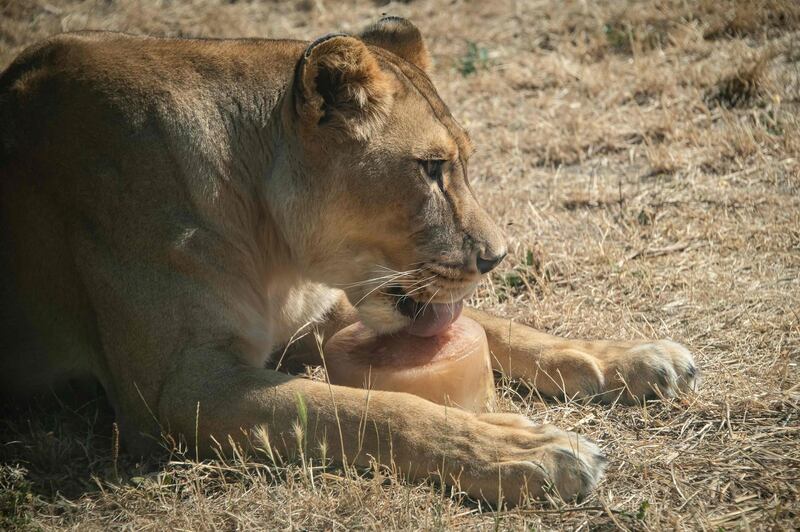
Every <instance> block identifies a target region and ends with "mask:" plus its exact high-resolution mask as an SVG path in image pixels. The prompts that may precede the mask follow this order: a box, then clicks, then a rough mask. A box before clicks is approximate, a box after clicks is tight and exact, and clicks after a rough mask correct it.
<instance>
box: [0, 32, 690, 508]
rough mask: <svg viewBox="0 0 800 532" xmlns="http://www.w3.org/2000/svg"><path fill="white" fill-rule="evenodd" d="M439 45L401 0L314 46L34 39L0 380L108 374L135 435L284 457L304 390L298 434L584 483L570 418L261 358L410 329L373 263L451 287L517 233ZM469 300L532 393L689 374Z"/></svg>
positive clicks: (417, 294) (419, 282) (340, 453)
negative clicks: (397, 10) (450, 106)
mask: <svg viewBox="0 0 800 532" xmlns="http://www.w3.org/2000/svg"><path fill="white" fill-rule="evenodd" d="M398 28H399V29H398ZM398 54H399V55H398ZM401 56H402V57H401ZM412 63H413V64H412ZM427 66H428V59H427V52H426V51H425V46H424V43H422V41H421V39H420V38H419V32H418V31H417V30H416V28H414V27H413V26H411V25H410V23H408V22H407V21H403V22H398V21H397V20H391V21H384V22H380V23H378V24H376V25H374V26H373V27H371V28H370V29H369V31H368V32H367V33H366V34H365V36H364V38H363V39H359V38H357V37H351V36H331V37H328V38H325V39H321V40H318V41H316V42H314V43H312V44H311V45H309V44H308V43H305V42H298V41H266V40H246V41H244V40H243V41H236V40H230V41H213V40H170V39H155V38H145V37H131V36H125V35H121V34H111V33H80V34H66V35H62V36H57V37H54V38H52V39H50V40H48V41H47V42H44V43H42V44H40V45H37V46H35V47H33V48H31V49H29V50H28V51H26V52H25V53H23V54H22V55H21V56H20V57H19V58H18V59H17V60H16V61H15V62H14V63H13V64H12V65H11V66H10V67H9V68H8V69H7V70H6V71H5V72H4V73H3V74H2V76H0V120H2V121H1V122H0V141H1V142H2V145H0V150H2V151H0V186H2V195H1V196H0V207H1V209H2V210H0V215H1V216H2V219H0V222H1V223H0V274H2V279H3V286H2V289H1V290H2V291H0V297H1V298H2V299H0V305H2V306H0V309H2V314H0V335H2V341H3V345H4V348H5V349H4V350H3V352H2V354H0V378H2V379H3V380H2V390H3V391H4V393H6V394H11V395H19V394H29V393H36V392H42V391H46V390H49V389H50V388H52V387H54V386H56V385H58V384H59V383H62V382H64V381H66V380H68V379H70V378H73V377H78V378H82V377H85V376H91V377H93V378H96V379H97V380H99V381H100V383H101V384H102V385H103V387H104V389H105V390H106V392H107V394H108V396H109V399H110V401H111V403H112V404H113V406H114V408H115V410H116V413H117V417H118V421H119V423H120V427H121V431H122V435H123V439H124V442H125V444H126V445H127V447H128V448H129V449H131V450H132V451H133V452H140V451H142V450H144V449H146V448H147V444H148V442H152V441H154V439H153V438H154V437H157V436H158V435H159V434H165V433H169V434H171V435H172V436H175V437H180V438H183V439H185V440H186V441H187V442H189V444H190V445H192V446H194V444H195V443H197V445H198V447H199V448H200V449H201V452H203V453H205V454H211V453H212V450H211V449H212V447H214V442H220V443H221V444H222V447H223V450H226V449H229V444H228V442H229V441H235V442H238V443H243V444H250V443H254V442H255V444H256V445H259V446H266V445H268V446H269V447H270V448H271V449H272V450H273V452H276V453H280V454H283V455H288V454H291V453H293V452H295V451H296V450H297V449H298V433H297V427H298V424H300V418H301V417H302V416H300V414H299V412H300V411H305V412H307V416H306V417H305V419H306V421H305V423H303V426H302V429H303V434H302V437H301V440H302V442H303V445H304V446H305V447H306V451H307V452H309V453H313V454H321V453H323V451H322V450H321V449H322V448H324V453H325V455H326V456H329V457H333V458H335V459H337V460H344V461H347V462H353V463H358V464H367V463H369V462H370V461H371V460H375V461H378V462H379V463H384V464H392V465H394V466H396V467H397V468H398V469H399V470H400V471H402V472H404V473H405V474H407V475H408V476H410V477H412V478H426V477H438V478H440V479H442V480H443V481H444V482H447V483H456V484H458V485H460V486H461V487H462V488H463V489H465V490H466V491H467V492H469V493H470V494H472V495H474V496H476V497H482V498H486V499H488V500H490V501H495V502H496V501H498V500H499V499H500V498H501V497H504V498H505V499H506V500H508V501H511V502H514V503H515V502H518V501H519V500H520V499H521V498H523V497H525V496H527V495H531V496H541V495H542V494H543V491H544V489H545V485H546V484H547V483H550V484H551V485H552V486H553V487H554V488H555V489H556V490H557V491H558V492H559V493H560V494H561V495H562V496H564V497H572V496H576V495H582V494H585V493H587V492H588V491H589V490H590V489H591V488H592V487H593V486H594V484H595V483H596V482H597V480H598V478H599V476H600V474H601V472H602V466H603V459H602V457H601V455H600V452H599V451H598V449H597V448H596V447H595V446H594V445H592V444H590V443H588V442H586V441H585V440H582V439H581V438H580V437H579V436H577V435H575V434H572V433H567V432H563V431H560V430H558V429H556V428H554V427H549V426H534V425H532V424H531V423H530V422H529V421H527V420H526V419H525V418H523V417H521V416H517V415H511V414H491V415H483V416H475V415H471V414H467V413H465V412H461V411H455V410H447V409H445V408H444V407H441V406H437V405H434V404H432V403H429V402H427V401H425V400H423V399H420V398H417V397H414V396H410V395H407V394H401V393H387V392H372V393H370V394H367V392H365V391H363V390H357V389H349V388H340V387H335V386H334V387H329V386H327V385H325V384H322V383H319V382H313V381H310V380H306V379H302V378H297V377H293V376H290V375H287V374H284V373H280V372H278V371H274V370H269V369H265V367H266V366H267V365H268V364H271V365H273V366H274V365H276V364H277V363H278V360H279V359H281V361H282V357H283V355H287V361H288V360H289V359H293V360H303V361H313V360H314V359H315V358H316V357H317V356H318V354H319V351H318V349H317V346H316V345H315V342H314V341H312V336H309V335H306V336H305V337H303V334H304V333H306V332H307V331H309V330H310V328H311V326H312V325H315V326H316V327H318V328H320V329H321V330H324V331H325V334H330V332H332V331H334V330H336V329H337V328H338V327H341V326H342V325H344V324H346V323H348V322H351V321H352V320H353V319H355V318H356V316H358V317H360V319H362V320H363V321H365V322H366V323H367V324H369V325H371V326H372V327H374V328H375V329H377V330H380V331H386V332H389V331H396V330H399V329H401V328H402V327H404V326H406V325H408V323H409V322H410V320H409V318H407V317H405V316H404V315H402V314H401V313H400V312H398V310H397V308H396V306H395V301H394V300H393V296H391V295H387V294H386V293H384V290H382V286H384V284H388V283H394V284H397V285H399V286H400V287H401V288H403V290H406V291H408V293H411V291H413V293H414V298H416V299H417V300H419V301H434V302H442V303H447V302H452V301H454V300H458V299H461V298H463V297H465V296H467V295H468V294H469V293H470V292H471V291H472V289H473V288H474V287H475V285H476V283H477V282H478V281H479V279H480V274H479V272H478V271H477V270H476V269H475V266H474V264H475V257H476V256H485V255H491V256H500V255H502V254H503V253H504V249H505V244H504V240H503V237H502V235H501V233H500V231H499V229H498V228H497V227H496V225H495V224H494V223H493V221H492V220H491V218H490V217H489V216H488V215H487V213H486V212H485V211H484V210H483V209H482V208H481V207H480V206H479V205H478V202H477V200H476V198H475V196H474V194H473V191H472V189H471V188H470V186H469V183H468V181H467V174H466V166H467V159H468V157H469V155H470V153H471V142H470V140H469V138H468V137H467V135H466V133H465V132H464V131H463V130H462V129H461V128H460V126H459V125H458V123H457V122H456V121H455V120H454V119H453V118H452V116H451V115H450V113H449V111H448V110H447V107H446V106H445V105H444V104H443V103H442V102H441V100H440V99H439V97H438V95H437V94H436V91H435V89H434V88H433V86H432V84H431V83H430V80H429V79H428V78H427V76H426V75H425V73H424V72H423V70H421V69H420V68H418V67H422V68H425V67H427ZM431 159H441V160H444V161H445V163H444V166H443V168H444V171H443V173H442V177H441V184H439V183H436V182H434V181H433V180H432V179H431V178H430V176H427V175H425V173H424V172H423V170H422V168H423V167H422V166H421V164H420V162H419V160H431ZM470 265H472V266H470ZM385 280H387V281H386V283H384V281H385ZM354 306H355V308H354ZM469 312H470V314H471V315H472V316H473V317H475V318H477V319H478V320H480V321H481V323H482V324H483V325H484V327H485V328H486V330H487V333H488V336H489V339H490V344H491V346H490V347H491V349H492V352H493V355H494V357H495V362H496V369H498V370H502V371H505V372H506V373H507V374H509V375H510V376H512V377H515V378H522V379H527V380H529V381H531V382H532V383H533V384H534V385H535V386H536V387H537V389H538V390H539V392H540V393H541V394H542V395H546V396H558V397H563V396H564V395H567V396H570V397H572V396H579V397H597V398H600V399H603V400H613V399H616V398H619V399H620V400H622V401H623V402H632V401H635V400H638V399H639V398H641V397H642V396H644V395H648V394H649V393H651V392H652V391H653V389H654V388H655V389H656V390H658V392H659V393H662V394H664V395H673V394H675V393H677V392H679V391H680V390H682V389H687V388H689V387H691V386H693V385H694V374H695V369H694V366H693V363H692V359H691V356H690V355H689V353H688V352H687V351H686V350H685V349H684V348H682V347H680V346H678V345H677V344H673V343H669V342H654V343H607V342H589V341H570V340H565V339H560V338H554V337H551V336H548V335H545V334H543V333H539V332H536V331H533V330H532V329H529V328H527V327H524V326H522V325H518V324H512V323H509V322H508V321H507V320H502V319H499V318H493V317H491V316H487V315H485V314H482V313H479V312H477V311H469ZM298 338H302V339H300V340H297V339H298ZM295 340H297V341H295ZM288 343H292V344H293V345H291V347H290V349H289V350H288V351H286V352H285V351H284V346H285V345H287V344H288ZM617 390H621V391H622V394H621V395H620V394H619V393H617ZM196 436H197V437H198V438H199V441H197V442H195V437H196Z"/></svg>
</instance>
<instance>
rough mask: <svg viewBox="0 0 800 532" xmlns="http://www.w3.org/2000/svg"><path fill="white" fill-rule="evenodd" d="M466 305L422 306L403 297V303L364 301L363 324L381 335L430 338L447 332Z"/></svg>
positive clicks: (379, 299)
mask: <svg viewBox="0 0 800 532" xmlns="http://www.w3.org/2000/svg"><path fill="white" fill-rule="evenodd" d="M462 308H463V302H462V301H461V300H459V301H456V302H454V303H447V304H444V303H430V302H428V303H420V302H417V301H413V300H412V299H411V298H403V299H401V300H400V303H399V304H391V303H389V302H387V301H386V300H384V299H381V298H376V299H374V300H368V301H364V302H363V303H362V304H361V305H359V307H358V315H359V318H360V319H361V321H362V322H363V323H364V325H366V326H367V327H369V328H370V329H372V330H373V331H375V332H377V333H378V334H392V333H396V332H400V331H405V332H407V333H408V334H411V335H413V336H421V337H430V336H436V335H438V334H440V333H442V332H444V331H445V330H446V329H447V328H448V327H450V325H452V323H453V322H454V321H456V320H457V319H458V317H459V316H460V315H461V310H462Z"/></svg>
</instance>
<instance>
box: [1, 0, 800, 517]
mask: <svg viewBox="0 0 800 532" xmlns="http://www.w3.org/2000/svg"><path fill="white" fill-rule="evenodd" d="M380 4H385V2H332V1H330V0H299V1H292V2H252V3H251V2H244V1H240V2H231V3H221V2H217V1H212V0H195V1H194V2H192V3H191V4H183V3H180V2H177V1H168V0H163V1H160V2H153V3H151V2H145V1H137V0H121V1H96V2H95V1H65V0H50V1H45V0H11V2H10V3H9V1H8V0H6V2H5V3H2V4H0V5H2V6H3V7H2V15H1V16H0V43H1V45H2V47H0V65H5V64H7V63H8V62H9V61H10V60H11V58H12V57H13V56H14V55H15V54H16V53H18V52H19V51H20V50H21V48H22V47H23V46H25V45H26V44H29V43H31V42H33V41H35V40H37V39H39V38H41V37H44V36H46V35H50V34H52V33H55V32H58V31H62V30H73V29H80V28H109V29H118V30H125V31H131V32H147V33H155V34H167V35H204V36H294V37H302V38H312V37H314V36H317V35H320V34H322V33H325V32H328V31H332V30H335V29H344V30H354V29H357V28H358V27H360V26H361V25H363V24H364V23H365V22H367V21H370V20H372V19H374V18H375V17H376V16H378V15H379V14H380V13H381V12H391V13H395V14H400V15H405V16H409V17H411V18H412V19H413V20H414V21H415V22H417V23H418V24H419V25H420V26H421V28H422V29H423V33H424V34H426V35H427V37H428V40H429V43H430V46H431V48H432V51H433V55H434V58H435V62H436V72H435V78H436V81H437V84H438V86H439V88H440V90H441V93H442V94H443V96H444V98H445V100H446V101H448V102H450V103H451V106H452V109H453V111H454V114H455V115H456V116H458V117H459V119H460V120H461V121H462V123H464V124H465V125H466V126H467V127H468V128H469V129H470V130H471V133H472V135H473V137H474V138H475V140H476V142H477V144H478V145H479V152H478V154H476V156H475V157H474V162H473V165H472V169H471V175H472V176H473V181H474V182H475V186H476V188H477V190H478V191H479V192H480V193H481V194H482V196H483V198H484V203H485V204H486V205H487V207H488V208H489V210H490V211H491V212H493V213H494V214H495V215H496V216H497V218H498V219H499V220H501V221H502V222H503V224H504V225H505V226H506V227H507V230H508V233H509V236H510V237H511V239H512V242H513V246H512V253H511V254H510V257H509V259H508V260H507V262H506V263H504V266H503V267H502V269H501V271H499V272H497V273H496V274H495V275H493V276H492V278H491V279H490V280H489V281H488V282H487V283H486V284H485V286H484V287H483V288H482V289H481V290H480V292H479V293H478V294H477V295H476V296H475V298H474V303H476V304H477V305H479V306H481V307H483V308H487V309H492V310H494V311H497V312H499V313H502V314H505V315H508V316H512V317H515V318H518V319H521V320H525V321H527V322H529V323H531V324H532V325H535V326H536V327H539V328H542V329H545V330H547V331H550V332H552V333H555V334H561V335H565V336H570V337H612V338H651V337H669V338H673V339H675V340H678V341H681V342H683V343H685V344H687V345H689V346H690V347H691V348H692V349H693V351H694V352H695V353H696V355H697V358H698V359H699V362H700V365H701V366H702V368H703V369H704V374H705V380H704V383H703V385H702V387H701V389H700V391H699V393H698V394H697V395H695V396H692V397H687V398H685V399H683V400H681V401H674V402H667V403H663V404H659V403H651V404H647V405H645V406H643V407H640V408H628V407H621V406H614V407H611V408H607V407H603V406H598V405H582V404H577V403H566V404H564V403H543V402H541V401H539V400H538V399H537V398H536V396H535V394H529V393H528V392H527V390H525V388H524V386H520V385H518V384H514V383H501V387H500V394H501V396H502V397H501V401H500V403H501V406H502V408H504V409H506V410H510V411H517V412H522V413H524V414H526V415H528V416H530V417H531V418H532V419H534V420H536V421H542V422H544V421H547V422H552V423H556V424H558V425H560V426H561V427H564V428H570V429H574V430H577V431H579V432H581V433H584V434H585V435H587V436H588V437H590V438H592V439H594V440H595V441H597V442H599V444H600V445H601V446H602V447H603V448H604V449H605V451H606V452H607V454H608V455H609V457H610V458H611V464H610V467H609V470H608V476H607V478H606V480H605V481H604V482H603V483H602V484H601V486H600V487H599V489H598V490H597V492H596V493H595V494H594V495H593V496H592V497H590V498H589V499H588V500H587V501H585V502H583V503H582V504H581V505H577V506H576V505H574V504H573V505H555V506H552V505H539V504H531V505H530V506H527V507H523V508H520V509H517V510H513V511H491V510H490V509H487V508H486V507H484V506H482V505H479V504H477V503H475V502H474V501H461V500H459V498H458V497H455V498H453V499H451V498H446V497H442V496H441V495H440V493H439V492H438V491H437V488H434V487H430V486H420V485H414V484H406V483H403V482H401V481H399V480H397V479H395V478H392V477H391V475H385V474H384V473H382V472H364V471H360V472H358V471H347V472H345V473H344V474H339V473H340V472H338V471H335V470H331V469H328V470H324V469H322V468H320V467H319V466H318V465H317V464H308V463H302V462H300V461H297V462H294V463H290V464H283V465H281V466H276V465H265V464H268V463H269V462H268V461H265V460H261V459H258V457H252V458H250V459H244V460H238V461H230V462H224V461H214V462H206V463H196V462H194V461H192V460H191V459H190V458H188V457H182V456H180V455H175V454H174V455H172V456H171V460H170V461H164V462H162V463H154V462H147V463H143V464H138V463H136V462H135V461H134V460H133V459H132V458H130V457H129V456H127V455H125V454H124V452H123V453H122V454H121V455H119V456H118V457H117V455H116V452H115V450H114V449H115V445H114V437H113V434H114V432H113V425H112V419H111V416H110V414H109V413H108V412H106V411H105V410H104V409H103V407H102V406H100V407H98V406H97V404H96V403H89V404H87V405H83V406H82V407H81V408H78V409H75V408H74V407H67V406H58V407H56V408H53V407H52V406H42V405H39V406H35V407H31V408H28V407H24V408H23V409H22V410H17V411H14V412H7V413H6V414H5V415H4V416H3V418H2V419H3V422H2V429H0V430H2V433H0V441H2V447H0V459H2V465H0V528H14V527H19V528H39V527H41V528H73V529H80V530H92V529H106V528H109V527H130V528H136V529H138V528H155V529H160V528H175V529H179V528H180V529H212V528H223V529H235V528H236V529H274V528H296V529H351V528H379V529H385V528H402V529H418V528H424V529H434V528H436V529H439V528H460V527H465V528H466V527H469V528H486V529H490V528H491V529H496V528H502V529H506V528H521V527H532V528H545V529H553V528H570V529H572V528H575V529H577V528H601V529H607V528H616V527H620V528H622V527H624V528H628V529H637V530H638V529H650V530H661V529H665V528H666V529H673V528H688V529H695V528H702V529H719V528H724V529H727V528H743V529H749V528H754V529H786V530H789V529H796V528H797V527H798V525H800V502H798V501H800V417H799V416H800V412H798V402H799V401H800V385H798V382H799V381H800V378H799V377H800V371H798V363H799V362H800V160H799V159H798V154H800V124H799V123H798V120H800V119H798V111H800V69H799V68H798V61H799V60H800V53H798V49H800V46H798V44H799V43H800V8H798V7H797V6H798V4H797V3H796V2H794V1H793V0H783V1H779V0H774V1H772V0H770V1H767V0H758V1H755V0H754V1H746V0H742V1H740V2H735V1H729V0H714V1H697V2H692V1H688V0H685V1H679V0H669V1H668V0H664V1H659V2H652V3H651V2H636V3H633V2H631V3H627V2H608V1H606V2H583V1H577V0H575V1H572V0H570V1H566V2H557V1H555V0H532V1H527V2H524V1H516V2H515V1H512V0H501V1H492V2H466V1H461V0H455V1H453V2H443V1H438V2H437V1H434V0H417V1H412V2H401V3H392V4H390V5H388V6H387V5H380ZM469 43H474V44H473V45H470V44H469ZM465 65H470V66H469V67H465Z"/></svg>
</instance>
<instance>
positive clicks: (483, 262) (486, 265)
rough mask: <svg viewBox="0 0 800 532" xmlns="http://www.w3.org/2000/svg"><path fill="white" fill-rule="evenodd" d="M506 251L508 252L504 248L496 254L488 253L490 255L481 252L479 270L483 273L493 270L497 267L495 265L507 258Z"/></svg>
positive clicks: (478, 257) (478, 261)
mask: <svg viewBox="0 0 800 532" xmlns="http://www.w3.org/2000/svg"><path fill="white" fill-rule="evenodd" d="M506 253H507V252H506V250H502V251H501V252H499V253H496V254H488V255H486V254H484V253H479V254H478V256H477V266H478V271H479V272H481V274H484V273H488V272H490V271H492V270H493V269H494V268H495V266H497V265H498V264H500V263H501V262H502V261H503V259H504V258H506Z"/></svg>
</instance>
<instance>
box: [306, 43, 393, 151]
mask: <svg viewBox="0 0 800 532" xmlns="http://www.w3.org/2000/svg"><path fill="white" fill-rule="evenodd" d="M295 90H296V96H297V100H296V102H297V111H298V114H299V115H300V116H301V118H302V119H303V121H304V122H305V123H306V124H307V125H309V126H319V127H325V128H330V129H335V130H338V131H339V132H342V133H348V134H351V135H353V136H355V137H357V138H362V139H363V138H366V137H368V136H369V135H370V134H371V132H372V131H374V129H375V128H376V127H379V126H380V125H381V124H382V123H383V120H384V119H385V116H386V114H387V113H388V107H389V105H390V104H391V99H392V91H391V80H390V78H389V76H388V75H387V74H385V73H384V72H383V71H382V70H381V68H380V66H379V65H378V61H377V59H376V58H375V57H374V56H373V55H372V53H371V52H370V51H369V49H368V48H367V47H366V46H365V45H364V43H363V42H361V41H360V40H359V39H356V38H355V37H350V36H348V35H344V34H335V35H326V36H325V37H320V38H319V39H317V40H316V41H314V42H313V43H311V44H310V45H309V46H308V48H306V51H305V53H304V54H303V57H302V59H301V60H300V63H299V64H298V69H297V77H296V81H295Z"/></svg>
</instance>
